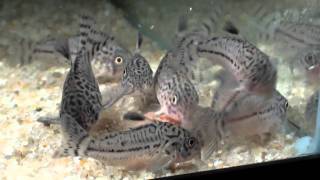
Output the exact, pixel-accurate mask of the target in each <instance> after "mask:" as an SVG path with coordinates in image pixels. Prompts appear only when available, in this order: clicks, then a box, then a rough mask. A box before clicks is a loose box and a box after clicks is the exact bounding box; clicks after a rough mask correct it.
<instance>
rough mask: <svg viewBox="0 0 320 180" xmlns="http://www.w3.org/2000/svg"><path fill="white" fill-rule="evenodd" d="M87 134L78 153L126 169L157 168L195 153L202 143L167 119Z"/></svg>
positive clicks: (157, 169) (80, 144)
mask: <svg viewBox="0 0 320 180" xmlns="http://www.w3.org/2000/svg"><path fill="white" fill-rule="evenodd" d="M87 138H89V139H90V140H89V141H88V140H86V138H84V139H83V141H82V142H83V143H84V144H83V145H84V147H85V148H83V149H82V148H80V149H79V150H80V151H78V153H77V154H79V155H80V156H86V157H92V158H95V159H98V160H101V161H104V162H106V163H107V164H108V165H111V166H122V167H124V168H126V169H129V170H144V169H146V170H150V171H159V170H162V169H164V168H167V167H169V166H171V165H174V164H176V163H181V162H185V161H188V160H191V159H192V158H194V157H197V156H198V155H200V147H201V146H200V145H201V144H200V142H199V138H198V137H197V136H195V135H193V134H192V133H190V132H189V131H187V130H185V129H183V128H181V127H178V126H176V125H173V124H169V123H166V122H154V123H150V124H146V125H143V126H140V127H136V128H133V129H130V130H127V131H120V132H114V133H107V134H105V135H101V136H99V137H95V138H90V137H87ZM82 142H79V146H80V147H81V146H82ZM88 142H89V143H88Z"/></svg>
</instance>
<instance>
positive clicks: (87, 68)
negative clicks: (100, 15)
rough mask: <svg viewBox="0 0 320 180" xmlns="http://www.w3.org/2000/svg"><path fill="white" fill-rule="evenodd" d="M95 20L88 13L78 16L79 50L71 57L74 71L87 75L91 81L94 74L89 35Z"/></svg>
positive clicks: (92, 30)
mask: <svg viewBox="0 0 320 180" xmlns="http://www.w3.org/2000/svg"><path fill="white" fill-rule="evenodd" d="M94 28H95V20H94V19H93V18H92V17H91V16H88V15H81V16H80V24H79V31H80V41H79V51H78V52H77V55H76V58H75V59H71V61H74V62H71V68H72V70H73V71H74V72H78V73H82V74H85V75H86V76H87V78H88V79H89V80H90V81H91V82H95V76H94V74H93V70H92V67H91V60H92V58H93V55H94V54H93V53H92V52H93V49H94V48H93V44H92V41H90V38H89V36H90V35H91V33H92V32H95V29H94Z"/></svg>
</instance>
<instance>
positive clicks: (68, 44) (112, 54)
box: [33, 31, 132, 82]
mask: <svg viewBox="0 0 320 180" xmlns="http://www.w3.org/2000/svg"><path fill="white" fill-rule="evenodd" d="M90 36H91V37H90V39H91V41H92V44H95V49H92V53H93V54H94V56H93V59H92V60H93V61H94V62H98V63H100V64H101V65H102V68H103V69H99V73H97V74H96V76H97V77H98V79H99V80H100V79H106V78H108V79H110V80H112V81H115V82H118V81H120V80H121V77H122V72H123V70H124V67H125V64H126V62H127V61H128V60H129V59H130V58H131V56H132V54H131V53H130V52H129V51H128V50H127V49H126V48H124V47H123V46H122V45H121V44H119V43H118V42H117V41H116V39H115V38H114V37H113V36H110V35H108V34H106V33H103V32H101V31H93V32H92V33H91V34H90ZM80 38H81V35H75V36H72V37H69V38H60V39H52V38H51V39H48V40H43V41H40V42H38V43H37V44H36V45H35V47H34V48H33V52H34V53H46V54H55V53H58V54H60V55H62V56H63V57H65V59H66V60H67V62H69V63H70V61H71V60H72V59H74V58H75V57H76V55H77V52H78V51H79V43H80ZM102 82H104V80H102Z"/></svg>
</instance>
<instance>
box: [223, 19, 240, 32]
mask: <svg viewBox="0 0 320 180" xmlns="http://www.w3.org/2000/svg"><path fill="white" fill-rule="evenodd" d="M223 30H224V31H226V32H228V33H230V34H234V35H239V29H238V28H237V27H236V26H235V25H234V23H233V22H231V21H230V20H227V21H226V23H225V24H224V26H223Z"/></svg>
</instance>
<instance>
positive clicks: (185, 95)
mask: <svg viewBox="0 0 320 180" xmlns="http://www.w3.org/2000/svg"><path fill="white" fill-rule="evenodd" d="M165 71H166V72H164V73H161V75H160V76H159V80H158V84H157V88H156V92H157V98H158V100H159V103H160V105H161V108H162V109H163V110H164V111H165V113H167V114H168V115H170V116H174V117H176V118H178V119H181V120H183V119H184V118H186V117H188V115H189V114H190V113H191V112H192V110H193V109H194V108H195V106H197V105H198V103H199V96H198V93H197V91H196V89H195V87H194V86H193V84H192V83H191V81H190V80H189V79H188V78H187V77H186V76H183V74H179V73H177V72H175V71H173V70H171V69H170V68H168V69H166V70H165Z"/></svg>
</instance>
